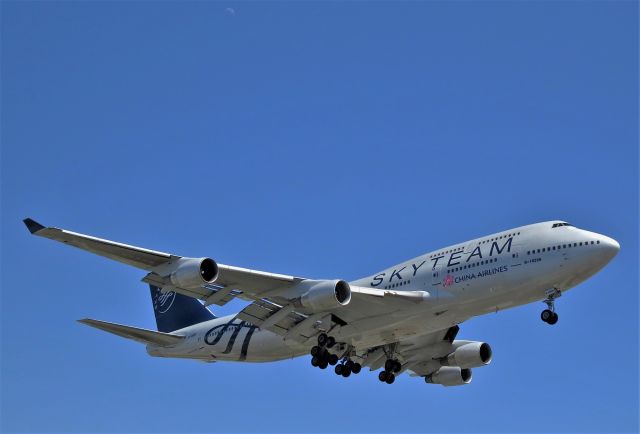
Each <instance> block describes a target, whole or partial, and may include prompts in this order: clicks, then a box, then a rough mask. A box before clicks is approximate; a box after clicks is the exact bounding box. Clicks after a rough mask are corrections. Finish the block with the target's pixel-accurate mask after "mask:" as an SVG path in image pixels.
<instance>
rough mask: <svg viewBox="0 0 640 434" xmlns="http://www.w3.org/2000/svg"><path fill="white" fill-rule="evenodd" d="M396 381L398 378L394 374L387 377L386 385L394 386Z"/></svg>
mask: <svg viewBox="0 0 640 434" xmlns="http://www.w3.org/2000/svg"><path fill="white" fill-rule="evenodd" d="M394 381H396V376H395V375H393V374H389V375H387V379H386V380H385V383H387V384H393V382H394Z"/></svg>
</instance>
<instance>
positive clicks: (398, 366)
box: [393, 360, 402, 374]
mask: <svg viewBox="0 0 640 434" xmlns="http://www.w3.org/2000/svg"><path fill="white" fill-rule="evenodd" d="M394 362H395V363H394V366H393V372H395V373H396V374H397V373H398V372H400V370H401V369H402V363H400V362H398V361H397V360H394Z"/></svg>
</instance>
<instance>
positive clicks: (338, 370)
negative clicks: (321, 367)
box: [333, 363, 343, 375]
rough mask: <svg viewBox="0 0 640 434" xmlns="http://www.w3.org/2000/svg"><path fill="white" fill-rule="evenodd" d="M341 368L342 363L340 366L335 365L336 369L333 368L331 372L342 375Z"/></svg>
mask: <svg viewBox="0 0 640 434" xmlns="http://www.w3.org/2000/svg"><path fill="white" fill-rule="evenodd" d="M342 368H343V365H342V363H341V364H339V365H336V367H335V369H334V370H333V371H334V372H335V373H336V374H337V375H342Z"/></svg>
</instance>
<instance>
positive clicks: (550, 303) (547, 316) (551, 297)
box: [540, 288, 562, 325]
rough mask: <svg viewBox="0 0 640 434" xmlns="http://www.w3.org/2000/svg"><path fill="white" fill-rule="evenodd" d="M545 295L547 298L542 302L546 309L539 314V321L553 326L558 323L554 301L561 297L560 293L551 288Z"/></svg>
mask: <svg viewBox="0 0 640 434" xmlns="http://www.w3.org/2000/svg"><path fill="white" fill-rule="evenodd" d="M546 295H547V298H545V299H544V300H542V301H543V302H544V303H546V305H547V307H548V309H545V310H543V311H542V313H541V314H540V319H542V321H544V322H546V323H547V324H549V325H554V324H555V323H557V322H558V314H557V313H556V308H555V299H556V298H558V297H560V296H561V295H562V292H560V290H558V289H556V288H553V289H551V290H549V291H547V292H546Z"/></svg>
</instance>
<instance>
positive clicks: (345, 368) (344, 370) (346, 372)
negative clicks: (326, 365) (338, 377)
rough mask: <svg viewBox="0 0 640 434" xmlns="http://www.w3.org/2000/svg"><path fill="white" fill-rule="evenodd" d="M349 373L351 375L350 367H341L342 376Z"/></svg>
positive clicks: (346, 375)
mask: <svg viewBox="0 0 640 434" xmlns="http://www.w3.org/2000/svg"><path fill="white" fill-rule="evenodd" d="M349 375H351V369H350V368H349V367H348V366H347V365H344V366H343V367H342V376H343V377H344V378H347V377H348V376H349Z"/></svg>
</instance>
